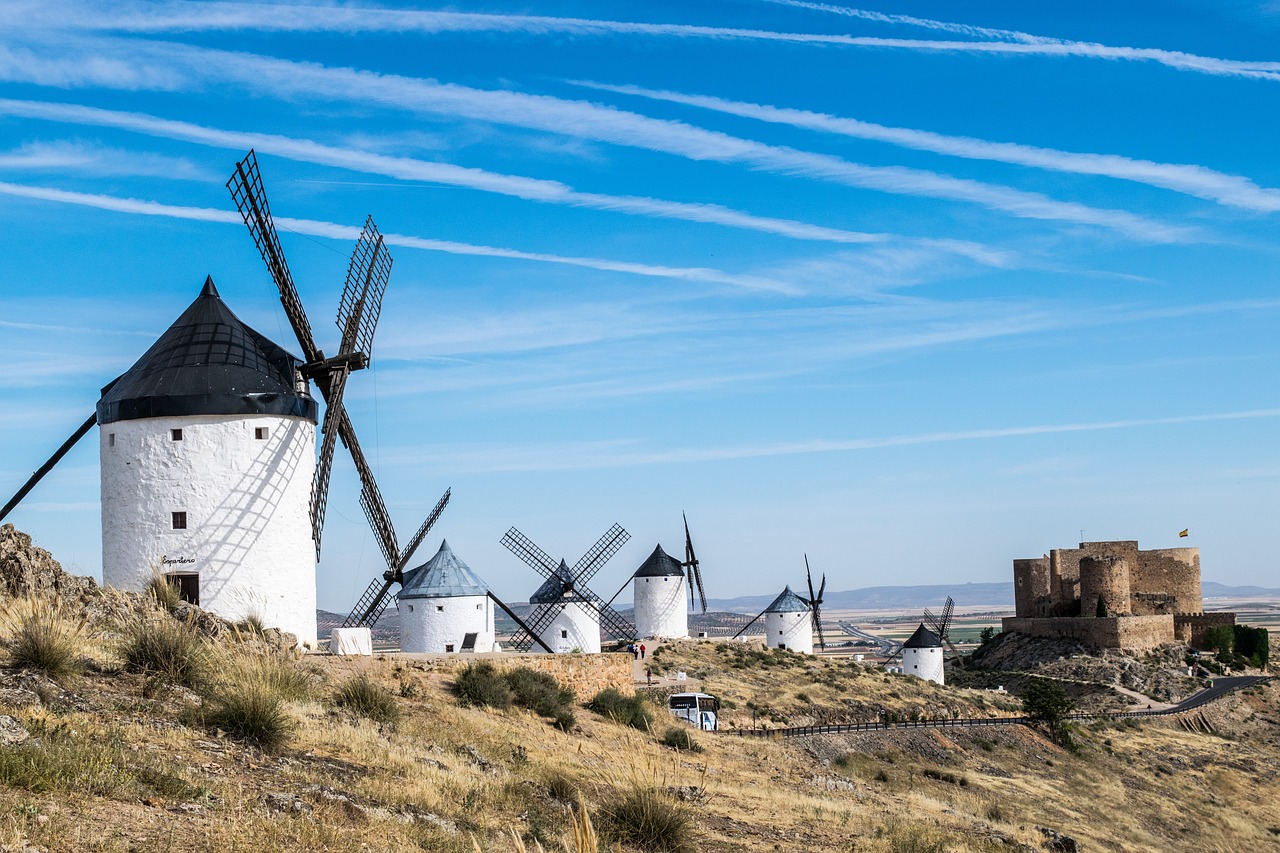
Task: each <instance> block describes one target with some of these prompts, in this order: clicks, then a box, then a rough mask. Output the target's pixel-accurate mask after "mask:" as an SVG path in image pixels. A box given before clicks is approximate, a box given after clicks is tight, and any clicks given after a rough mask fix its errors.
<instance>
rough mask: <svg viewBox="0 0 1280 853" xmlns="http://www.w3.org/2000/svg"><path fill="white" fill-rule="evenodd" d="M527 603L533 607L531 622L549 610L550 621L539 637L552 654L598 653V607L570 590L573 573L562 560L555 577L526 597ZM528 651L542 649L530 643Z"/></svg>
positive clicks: (588, 599) (538, 619) (571, 588)
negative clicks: (527, 598) (530, 646)
mask: <svg viewBox="0 0 1280 853" xmlns="http://www.w3.org/2000/svg"><path fill="white" fill-rule="evenodd" d="M529 603H530V604H532V605H533V606H534V610H533V615H532V619H533V620H534V622H535V623H536V622H540V621H542V620H543V619H545V618H546V617H545V616H543V614H544V613H545V612H546V610H550V611H551V620H550V622H548V623H547V626H546V627H545V628H543V629H542V633H541V637H542V642H544V643H546V644H547V646H548V647H550V649H551V650H552V651H553V652H555V653H556V654H563V653H565V652H579V653H581V654H599V652H600V610H599V604H598V603H597V602H595V601H593V600H591V599H590V598H588V597H586V596H584V595H581V594H579V593H578V591H577V590H576V589H574V588H573V574H572V572H570V570H569V566H568V564H567V563H565V561H564V560H561V561H560V566H559V568H557V569H556V576H555V577H551V578H548V579H547V580H546V581H545V582H543V584H542V586H540V587H538V589H537V591H536V592H534V594H533V595H531V596H529ZM530 651H533V652H542V651H545V650H544V649H543V648H542V646H540V645H538V644H537V643H534V644H533V647H532V648H531V649H530Z"/></svg>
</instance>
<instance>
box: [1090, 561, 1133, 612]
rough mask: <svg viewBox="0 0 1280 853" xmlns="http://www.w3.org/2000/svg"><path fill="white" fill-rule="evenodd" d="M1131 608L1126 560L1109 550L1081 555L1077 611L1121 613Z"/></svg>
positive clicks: (1127, 563)
mask: <svg viewBox="0 0 1280 853" xmlns="http://www.w3.org/2000/svg"><path fill="white" fill-rule="evenodd" d="M1099 602H1101V605H1100V604H1099ZM1130 612H1132V607H1131V606H1130V601H1129V562H1128V561H1127V560H1126V559H1125V558H1124V557H1118V556H1115V555H1112V554H1101V555H1098V556H1088V557H1081V558H1080V615H1081V616H1124V615H1127V614H1129V613H1130Z"/></svg>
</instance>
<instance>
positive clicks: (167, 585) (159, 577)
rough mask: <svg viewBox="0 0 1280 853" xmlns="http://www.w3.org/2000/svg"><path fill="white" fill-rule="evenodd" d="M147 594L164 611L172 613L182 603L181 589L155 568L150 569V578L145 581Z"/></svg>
mask: <svg viewBox="0 0 1280 853" xmlns="http://www.w3.org/2000/svg"><path fill="white" fill-rule="evenodd" d="M147 595H148V596H150V598H151V600H152V601H154V602H155V603H156V606H157V607H159V608H160V609H161V610H164V611H165V612H166V613H172V612H173V609H174V608H175V607H177V606H178V605H179V604H181V603H182V591H181V590H180V589H179V587H178V585H177V584H176V583H174V582H173V581H172V580H170V579H169V578H167V577H165V576H164V575H163V574H161V572H160V571H159V570H158V569H156V568H153V569H152V571H151V579H150V580H148V581H147Z"/></svg>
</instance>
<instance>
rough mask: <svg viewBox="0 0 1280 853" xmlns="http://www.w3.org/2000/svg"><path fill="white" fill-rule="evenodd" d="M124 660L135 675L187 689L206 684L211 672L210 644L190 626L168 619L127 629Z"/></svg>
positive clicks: (122, 650)
mask: <svg viewBox="0 0 1280 853" xmlns="http://www.w3.org/2000/svg"><path fill="white" fill-rule="evenodd" d="M120 657H121V658H123V659H124V666H125V669H127V670H129V671H131V672H140V673H142V674H143V675H146V676H149V677H152V678H157V679H160V680H162V681H167V682H170V683H173V684H181V685H183V686H185V687H199V686H200V685H202V684H203V683H204V682H205V680H206V679H207V678H208V675H209V670H210V652H209V644H208V642H207V641H206V640H205V639H204V638H203V637H201V636H200V635H199V634H197V633H196V631H195V629H194V628H192V627H191V626H190V625H187V624H185V623H183V622H179V621H177V620H176V619H172V618H169V617H167V616H166V617H163V618H160V619H138V620H136V621H134V622H132V623H130V624H129V625H127V626H125V629H124V639H123V640H122V642H121V645H120Z"/></svg>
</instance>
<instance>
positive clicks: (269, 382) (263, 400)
mask: <svg viewBox="0 0 1280 853" xmlns="http://www.w3.org/2000/svg"><path fill="white" fill-rule="evenodd" d="M298 364H299V362H298V360H297V359H296V358H294V357H293V356H291V355H289V353H287V352H285V350H284V349H282V348H281V347H280V346H278V345H276V344H274V343H272V342H271V341H270V340H269V339H268V338H267V337H266V336H265V335H262V334H259V333H258V332H255V331H254V330H253V329H251V328H249V327H248V326H246V325H245V324H244V323H242V322H241V321H240V318H239V317H237V316H236V315H235V314H233V313H231V309H230V308H228V307H227V304H226V303H225V302H223V301H222V297H221V296H219V295H218V289H217V288H216V287H214V285H213V279H212V278H206V279H205V281H204V287H203V288H202V289H201V291H200V295H199V296H197V297H196V300H195V302H192V303H191V305H190V306H188V307H187V310H186V311H183V312H182V316H180V317H178V319H177V320H174V322H173V325H172V326H170V327H169V328H168V329H167V330H166V331H165V333H164V334H163V335H161V336H160V339H159V340H157V341H156V342H155V343H154V344H152V345H151V348H150V349H148V350H147V351H146V352H145V353H144V354H143V356H142V358H140V359H138V361H137V362H136V363H135V364H134V365H133V367H130V368H129V369H128V370H127V371H125V372H124V374H122V375H121V376H120V377H118V378H117V379H116V380H115V381H114V382H112V383H111V384H110V385H108V386H107V387H106V388H103V389H102V399H101V400H99V401H98V423H99V424H109V423H114V422H116V421H130V420H139V419H142V418H161V417H174V416H179V417H180V416H184V415H286V416H293V417H301V418H307V419H309V420H311V421H313V422H314V421H315V420H316V401H315V400H314V399H312V397H311V395H310V394H308V393H307V392H306V391H305V390H303V391H299V390H298V387H297V380H296V378H295V372H296V370H297V367H298Z"/></svg>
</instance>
